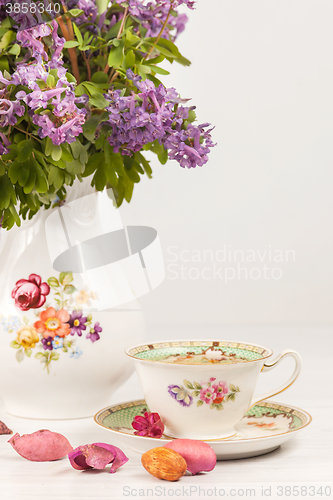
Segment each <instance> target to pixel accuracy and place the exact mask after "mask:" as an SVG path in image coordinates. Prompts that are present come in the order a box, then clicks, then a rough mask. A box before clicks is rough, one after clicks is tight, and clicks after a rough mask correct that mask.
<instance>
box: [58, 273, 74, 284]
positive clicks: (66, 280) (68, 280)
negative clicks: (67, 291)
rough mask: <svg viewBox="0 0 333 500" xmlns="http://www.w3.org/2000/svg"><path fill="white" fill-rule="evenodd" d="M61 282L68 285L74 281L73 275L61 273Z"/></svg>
mask: <svg viewBox="0 0 333 500" xmlns="http://www.w3.org/2000/svg"><path fill="white" fill-rule="evenodd" d="M59 281H60V283H61V284H62V285H68V284H69V283H71V282H72V281H73V273H69V272H66V273H60V275H59Z"/></svg>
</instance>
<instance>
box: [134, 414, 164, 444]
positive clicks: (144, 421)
mask: <svg viewBox="0 0 333 500" xmlns="http://www.w3.org/2000/svg"><path fill="white" fill-rule="evenodd" d="M132 427H133V429H135V431H136V432H134V434H135V435H136V436H149V437H153V438H161V437H162V434H163V432H164V424H163V422H162V420H161V417H160V416H159V414H158V413H151V412H148V411H146V412H145V414H144V417H142V416H141V415H136V417H134V420H133V422H132Z"/></svg>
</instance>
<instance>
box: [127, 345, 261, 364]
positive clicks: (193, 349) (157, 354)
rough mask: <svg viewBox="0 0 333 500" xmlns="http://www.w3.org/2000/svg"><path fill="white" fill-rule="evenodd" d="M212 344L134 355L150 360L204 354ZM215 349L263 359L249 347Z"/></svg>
mask: <svg viewBox="0 0 333 500" xmlns="http://www.w3.org/2000/svg"><path fill="white" fill-rule="evenodd" d="M210 347H211V346H209V345H207V346H204V345H202V346H192V345H190V346H179V347H162V348H159V349H151V350H147V351H142V352H138V353H136V354H135V355H134V357H135V358H139V359H146V360H150V361H161V360H163V359H165V358H167V357H168V356H172V355H175V354H181V355H185V354H186V353H187V352H194V353H195V354H202V352H203V351H206V349H209V348H210ZM213 349H219V350H220V349H222V350H223V351H224V352H225V353H226V354H235V355H236V359H237V358H245V359H246V360H247V361H253V360H256V359H261V358H262V357H263V355H262V354H259V353H258V352H254V351H249V350H247V349H239V348H236V347H225V346H221V347H219V348H217V347H215V348H213Z"/></svg>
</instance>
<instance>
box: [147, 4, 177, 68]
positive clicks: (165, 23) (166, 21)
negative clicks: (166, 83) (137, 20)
mask: <svg viewBox="0 0 333 500" xmlns="http://www.w3.org/2000/svg"><path fill="white" fill-rule="evenodd" d="M171 11H172V2H171V5H170V9H169V12H168V15H167V16H166V18H165V21H164V23H163V26H162V28H161V31H160V32H159V34H158V35H157V37H156V40H155V45H157V44H158V42H159V40H160V38H161V36H162V35H163V31H164V30H165V28H166V25H167V24H168V21H169V17H170V14H171ZM154 48H155V47H151V49H150V50H149V52H148V54H146V57H145V58H144V61H146V60H147V59H148V57H149V56H150V55H151V53H152V52H153V50H154Z"/></svg>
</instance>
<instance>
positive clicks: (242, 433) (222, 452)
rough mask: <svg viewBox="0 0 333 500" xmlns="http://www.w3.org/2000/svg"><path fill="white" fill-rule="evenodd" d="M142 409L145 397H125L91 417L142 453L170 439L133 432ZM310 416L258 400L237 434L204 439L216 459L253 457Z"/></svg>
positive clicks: (298, 428)
mask: <svg viewBox="0 0 333 500" xmlns="http://www.w3.org/2000/svg"><path fill="white" fill-rule="evenodd" d="M145 411H149V408H148V406H147V404H146V402H145V401H144V400H142V399H141V400H137V401H127V402H125V403H121V404H117V405H112V406H109V407H107V408H104V409H103V410H100V411H99V412H98V413H96V415H95V417H94V420H95V422H96V423H97V424H99V425H101V426H102V427H104V429H106V430H108V431H110V432H112V433H113V434H114V435H115V436H117V438H118V439H119V441H121V442H122V443H123V444H124V445H127V446H128V447H129V448H131V449H132V450H134V451H137V452H139V453H145V452H146V451H148V450H150V449H151V448H156V447H157V446H163V445H164V444H166V443H167V442H168V441H171V438H169V437H166V436H163V437H162V438H160V439H157V438H151V437H145V436H135V435H134V429H133V428H132V425H131V424H132V421H133V419H134V417H135V416H136V415H143V414H144V412H145ZM311 420H312V417H311V415H309V413H307V412H306V411H304V410H301V409H300V408H296V407H294V406H290V405H286V404H281V403H273V402H271V401H261V402H260V403H258V404H256V405H255V406H253V407H252V408H250V409H249V410H248V412H247V413H246V415H245V416H244V417H243V419H242V420H241V421H240V422H239V423H238V424H237V425H236V430H237V434H236V436H234V437H232V438H230V439H220V440H212V441H206V442H207V443H208V444H209V445H210V446H211V447H212V448H213V450H214V451H215V453H216V456H217V459H218V460H232V459H236V458H249V457H255V456H258V455H263V454H265V453H269V452H270V451H273V450H275V449H276V448H278V447H279V446H280V445H281V444H283V443H285V442H286V441H289V439H291V438H292V437H294V436H295V435H296V434H297V433H298V432H299V431H301V430H302V429H304V427H306V426H307V425H308V424H309V423H310V422H311Z"/></svg>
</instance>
